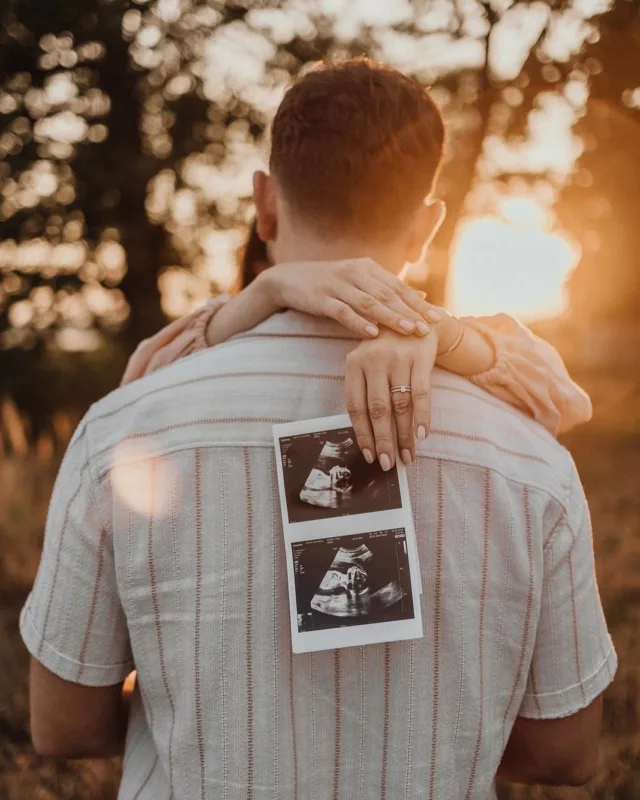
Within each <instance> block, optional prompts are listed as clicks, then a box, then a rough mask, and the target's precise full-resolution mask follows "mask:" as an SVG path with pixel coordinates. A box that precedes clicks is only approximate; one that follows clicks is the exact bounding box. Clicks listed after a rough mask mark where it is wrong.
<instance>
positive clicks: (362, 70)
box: [270, 58, 444, 236]
mask: <svg viewBox="0 0 640 800" xmlns="http://www.w3.org/2000/svg"><path fill="white" fill-rule="evenodd" d="M443 145H444V125H443V121H442V117H441V115H440V112H439V110H438V108H437V106H436V105H435V103H434V101H433V99H432V98H431V96H430V95H429V93H428V91H427V90H426V89H425V87H423V86H422V85H421V84H420V83H418V81H416V80H414V79H413V78H409V77H407V76H406V75H403V74H402V73H400V72H398V71H397V70H395V69H392V68H391V67H387V66H384V65H382V64H377V63H375V62H372V61H370V60H368V59H364V58H359V59H354V60H350V61H342V62H335V63H325V64H323V65H321V66H319V67H317V68H315V69H313V70H311V71H310V72H308V73H307V74H306V75H304V76H303V77H302V78H300V80H298V81H297V82H296V83H294V84H293V86H292V87H291V88H290V89H289V90H288V91H287V93H286V94H285V97H284V99H283V101H282V103H281V105H280V107H279V109H278V111H277V113H276V116H275V119H274V122H273V130H272V146H271V160H270V169H271V172H272V173H273V175H274V176H275V178H276V180H277V182H278V184H279V185H280V187H281V189H282V192H283V194H284V197H285V200H286V202H287V204H288V205H289V206H290V207H291V209H292V210H293V211H294V212H295V213H296V214H298V215H299V217H300V219H301V220H304V222H305V223H308V224H310V225H313V226H314V227H315V228H316V230H318V231H321V232H324V233H334V234H341V233H344V234H353V233H358V234H368V235H371V236H380V235H388V234H390V233H393V232H394V230H398V228H399V226H400V225H402V223H403V221H404V220H406V219H407V218H408V215H409V214H411V213H412V212H413V211H414V210H415V209H416V208H417V207H418V204H419V203H421V202H422V201H423V200H424V198H425V197H426V196H427V195H428V194H429V193H430V192H431V190H432V188H433V184H434V182H435V179H436V177H437V173H438V170H439V167H440V162H441V160H442V152H443Z"/></svg>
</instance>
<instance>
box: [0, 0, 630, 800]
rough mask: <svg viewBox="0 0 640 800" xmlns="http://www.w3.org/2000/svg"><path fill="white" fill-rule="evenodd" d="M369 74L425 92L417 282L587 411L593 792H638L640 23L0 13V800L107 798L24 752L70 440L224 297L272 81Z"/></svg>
mask: <svg viewBox="0 0 640 800" xmlns="http://www.w3.org/2000/svg"><path fill="white" fill-rule="evenodd" d="M363 53H364V54H368V55H371V56H373V57H375V58H380V59H383V60H386V61H389V62H390V63H392V64H395V65H396V66H398V67H400V68H402V69H404V70H405V71H407V72H410V73H411V74H414V75H415V76H416V77H417V78H418V79H420V80H421V81H423V82H424V83H425V84H427V85H430V86H432V90H433V94H434V96H435V98H436V100H437V102H438V103H439V105H440V107H441V108H442V110H443V114H444V116H445V118H446V121H447V124H448V127H449V131H450V136H449V142H448V148H447V157H446V163H445V167H444V171H443V177H442V181H441V185H440V186H439V189H438V194H439V196H441V197H443V198H444V199H445V200H446V202H447V206H448V216H447V221H446V224H445V225H444V226H443V229H442V230H441V231H440V233H439V235H438V238H437V240H436V241H435V243H434V246H433V248H432V251H431V253H430V255H429V259H428V262H427V263H424V264H420V265H417V266H416V268H415V270H414V271H413V273H412V275H411V280H412V282H413V283H414V284H415V285H416V286H419V287H420V288H423V289H426V290H427V292H428V294H429V298H430V299H431V300H432V301H433V302H436V303H439V302H444V303H446V304H447V306H448V307H450V308H452V309H453V310H454V311H457V312H461V313H462V312H464V313H478V314H481V313H493V312H496V311H499V310H502V311H506V312H509V313H513V314H515V315H518V316H520V317H521V318H523V319H525V320H526V321H527V322H529V323H530V324H531V325H532V326H533V327H534V328H535V330H536V331H537V332H539V333H540V334H541V335H543V336H545V337H546V338H548V339H550V340H551V341H552V342H553V343H554V344H555V345H556V346H557V347H558V348H559V349H560V350H561V352H562V354H563V356H564V357H565V358H566V359H567V361H568V363H569V365H570V368H571V370H572V372H573V373H574V375H575V377H576V378H577V379H578V380H579V382H581V383H582V384H583V385H584V386H585V388H586V389H587V390H588V391H589V392H590V393H591V395H592V398H593V400H594V408H595V414H594V420H593V422H592V423H590V424H589V425H588V426H585V427H584V428H583V429H579V430H577V431H575V432H573V433H571V434H569V435H568V436H566V437H564V443H565V444H566V445H567V446H568V447H569V449H570V450H571V452H572V453H573V455H574V458H575V460H576V462H577V464H578V467H579V470H580V474H581V476H582V479H583V481H584V484H585V487H586V490H587V495H588V498H589V502H590V505H591V511H592V517H593V525H594V537H595V547H596V558H597V570H598V577H599V581H600V587H601V593H602V599H603V603H604V606H605V611H606V613H607V618H608V621H609V624H610V627H611V631H612V635H613V638H614V641H615V644H616V647H617V650H618V654H619V657H620V670H619V673H618V676H617V678H616V681H615V683H614V684H613V686H612V687H611V688H610V689H609V690H608V691H607V693H606V697H605V733H604V738H603V746H602V764H601V770H600V772H599V775H598V777H597V778H596V779H595V780H594V781H593V782H592V784H591V785H590V786H588V787H586V788H584V789H575V790H551V789H542V788H540V789H538V788H536V789H521V788H510V787H501V790H500V791H501V800H524V798H543V797H549V798H567V800H568V799H569V798H598V799H600V800H613V799H614V798H615V799H616V800H631V799H632V798H633V799H634V800H636V798H638V797H640V732H639V731H640V642H639V639H640V313H639V311H640V262H639V258H638V245H637V235H638V225H637V219H638V214H637V206H638V200H639V199H640V2H638V0H549V1H548V2H547V1H546V0H545V1H543V0H533V2H529V0H523V1H516V2H514V1H513V0H415V1H414V2H408V0H304V1H303V0H283V1H282V2H272V1H270V0H262V1H256V2H249V1H247V2H233V3H230V2H227V3H224V2H217V0H208V1H207V2H200V0H131V1H130V2H124V0H75V2H74V3H52V2H51V1H50V0H0V798H1V800H5V799H6V800H27V798H28V799H29V800H31V798H42V799H43V800H45V799H46V800H48V799H49V798H51V800H53V798H57V799H59V798H62V799H63V800H76V799H77V800H84V799H85V798H92V800H102V799H104V800H111V799H113V798H115V796H116V792H117V780H118V768H119V765H118V763H117V762H116V761H114V762H103V763H98V762H95V763H94V762H71V761H70V762H58V763H54V762H50V761H47V760H43V759H40V758H38V757H37V756H35V755H34V754H33V752H32V750H31V748H30V745H29V734H28V724H27V685H26V677H27V655H26V652H25V650H24V648H23V646H22V644H21V642H20V638H19V635H18V631H17V617H18V613H19V610H20V608H21V606H22V604H23V602H24V600H25V598H26V595H27V592H28V590H29V588H30V585H31V583H32V581H33V578H34V575H35V571H36V568H37V565H38V561H39V555H40V549H41V545H42V534H43V525H44V519H45V516H46V509H47V503H48V499H49V496H50V493H51V488H52V484H53V480H54V478H55V474H56V470H57V466H58V464H59V461H60V459H61V457H62V454H63V452H64V448H65V446H66V443H67V442H68V440H69V438H70V436H71V433H72V431H73V429H74V427H75V425H76V424H77V422H78V420H79V418H80V416H81V415H82V414H83V413H84V411H85V410H86V408H87V407H88V406H89V404H90V403H91V402H93V401H94V400H95V399H97V398H98V397H100V396H101V395H103V394H105V393H106V392H107V391H109V390H110V389H112V388H113V387H114V386H116V385H117V383H118V380H119V377H120V375H121V372H122V369H123V366H124V363H125V362H126V358H127V355H128V354H129V353H130V352H131V351H132V349H133V348H134V347H135V345H136V344H137V343H138V342H139V341H140V340H141V339H142V338H144V337H146V336H148V335H149V334H150V333H153V332H155V331H156V330H157V329H158V328H159V327H160V326H161V325H162V324H163V323H164V322H165V321H166V320H167V319H169V318H172V317H175V316H177V315H179V314H181V313H184V312H185V311H188V310H190V309H191V308H193V307H194V306H196V305H198V304H199V303H201V302H202V301H203V300H204V299H205V298H207V297H208V296H210V295H211V294H214V293H216V292H218V291H221V290H228V289H233V287H234V285H235V282H236V280H237V251H238V248H239V247H240V246H241V245H242V241H243V237H244V236H245V233H246V229H247V225H248V223H249V222H250V220H251V215H252V209H251V201H250V193H251V173H252V171H253V169H255V168H257V167H260V166H262V165H263V162H264V154H265V152H266V148H267V147H268V123H269V120H270V118H271V115H272V114H273V111H274V109H275V108H276V107H277V104H278V102H279V100H280V98H281V96H282V93H283V91H284V89H285V88H286V86H287V85H288V84H289V83H290V81H291V80H292V78H293V77H295V76H296V75H297V74H299V72H300V71H301V70H304V69H307V68H308V67H309V66H310V65H311V64H313V63H314V62H315V61H317V60H318V59H321V58H325V57H341V56H351V55H359V54H363Z"/></svg>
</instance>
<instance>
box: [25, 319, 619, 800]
mask: <svg viewBox="0 0 640 800" xmlns="http://www.w3.org/2000/svg"><path fill="white" fill-rule="evenodd" d="M354 344H355V342H354V341H353V339H352V337H351V336H350V335H349V334H348V333H347V332H346V331H344V330H343V329H342V328H339V327H337V326H335V325H334V324H332V323H328V322H326V321H321V320H316V319H313V318H310V317H305V316H304V315H300V314H296V313H295V312H287V313H285V314H278V315H275V316H274V317H271V318H270V319H269V320H267V321H266V322H264V323H262V324H261V325H260V326H258V327H257V328H256V329H254V330H253V331H250V332H249V333H247V334H243V335H240V336H238V337H236V338H234V339H232V340H231V341H230V342H228V343H226V344H224V345H220V346H218V347H215V348H213V349H212V350H208V351H203V352H200V353H197V354H195V355H192V356H190V357H188V358H186V359H183V360H182V361H179V362H177V363H176V364H174V365H173V366H171V367H168V368H167V369H164V370H161V371H159V372H157V373H154V374H153V375H150V376H149V377H147V378H145V379H143V380H141V381H136V382H135V383H133V384H130V385H128V386H125V387H124V388H122V389H119V390H118V391H117V392H114V393H113V394H111V395H110V396H109V397H107V398H106V399H105V400H103V401H101V402H100V403H98V404H97V405H95V406H94V407H93V408H92V409H91V410H90V412H89V414H88V415H87V416H86V418H85V419H84V421H83V422H82V424H81V425H80V426H79V428H78V430H77V432H76V434H75V436H74V438H73V441H72V443H71V445H70V447H69V449H68V451H67V454H66V456H65V459H64V463H63V465H62V468H61V472H60V475H59V478H58V481H57V483H56V487H55V491H54V495H53V499H52V502H51V508H50V513H49V519H48V523H47V530H46V537H45V544H44V551H43V556H42V562H41V566H40V570H39V572H38V576H37V579H36V583H35V586H34V589H33V592H32V593H31V595H30V597H29V599H28V600H27V603H26V605H25V608H24V610H23V613H22V616H21V631H22V635H23V638H24V640H25V642H26V644H27V647H28V648H29V650H30V651H31V653H32V654H33V655H34V656H35V657H36V658H37V659H38V660H39V661H41V662H42V663H43V664H44V665H45V666H46V667H47V668H48V669H50V670H51V671H53V672H54V673H56V674H57V675H59V676H60V677H62V678H64V679H68V680H71V681H76V682H79V683H83V684H86V685H89V686H100V685H109V684H113V683H118V682H120V681H122V680H123V679H124V678H125V676H126V675H127V674H128V673H129V671H130V670H132V669H133V668H134V667H135V669H137V672H138V683H137V688H136V692H135V695H134V702H133V707H132V712H131V717H130V723H129V730H128V736H127V743H126V752H125V759H124V768H123V777H122V783H121V788H120V794H119V797H120V799H121V800H169V798H175V799H176V800H213V799H214V798H215V800H218V799H219V798H225V800H266V799H267V798H269V800H340V799H341V798H349V799H350V800H352V799H353V798H356V800H369V799H370V798H376V799H377V798H381V799H382V800H384V799H385V798H387V799H388V800H399V799H400V798H404V799H408V798H427V799H428V800H436V798H437V800H445V799H447V798H450V799H451V800H460V798H465V800H471V799H472V798H473V799H475V798H477V799H478V800H480V799H481V798H482V800H486V798H492V797H494V796H495V793H494V792H495V790H494V777H495V774H496V771H497V769H498V765H499V762H500V758H501V754H502V752H503V749H504V746H505V744H506V741H507V739H508V737H509V733H510V730H511V727H512V725H513V722H514V720H515V717H516V715H522V716H525V717H531V718H554V717H563V716H567V715H569V714H573V713H575V712H577V711H578V710H579V709H581V708H583V707H585V706H586V705H588V704H589V703H590V702H591V701H592V700H593V699H594V698H595V697H596V696H597V695H598V694H600V693H601V692H602V691H603V690H604V689H605V687H606V686H607V685H608V684H609V682H610V681H611V680H612V678H613V675H614V672H615V669H616V656H615V653H614V650H613V647H612V644H611V640H610V638H609V635H608V633H607V628H606V624H605V620H604V617H603V613H602V608H601V604H600V599H599V595H598V589H597V585H596V580H595V574H594V562H593V548H592V539H591V530H590V523H589V513H588V509H587V504H586V501H585V498H584V494H583V491H582V488H581V485H580V481H579V478H578V475H577V473H576V469H575V466H574V464H573V462H572V460H571V458H570V456H569V454H568V453H567V451H566V450H565V449H564V448H562V447H561V446H560V445H559V444H558V443H557V442H556V441H555V440H554V439H553V438H552V437H551V436H550V435H549V434H547V433H546V431H544V430H543V429H542V428H541V427H540V426H539V425H538V424H536V423H535V422H533V421H531V420H529V419H528V418H526V417H525V416H524V415H523V414H521V413H520V412H518V411H516V410H514V409H512V408H510V407H508V406H506V405H505V404H503V403H502V402H501V401H499V400H496V399H494V398H492V397H490V396H489V395H487V394H485V393H484V392H483V391H482V390H481V389H479V388H478V387H475V386H473V385H471V384H470V383H468V382H466V381H464V380H462V379H460V378H458V377H456V376H453V375H449V374H446V373H442V372H439V371H436V372H435V373H434V381H433V414H432V431H431V435H430V436H429V437H428V439H427V440H426V441H425V442H419V443H418V457H417V461H416V463H415V464H413V465H412V466H411V467H410V468H409V470H408V472H409V482H410V491H411V499H412V505H413V513H414V517H415V528H416V534H417V538H418V548H419V554H420V563H421V569H422V572H423V583H424V593H423V596H422V603H423V608H422V613H423V619H424V629H425V636H424V638H423V639H420V640H415V641H409V642H397V643H392V644H386V645H384V644H383V645H375V646H369V647H363V648H360V647H358V648H348V649H346V650H336V651H326V652H320V653H315V654H309V655H296V656H294V655H292V653H291V643H290V634H289V612H288V601H287V589H286V573H285V561H284V549H283V540H282V527H281V523H280V519H279V509H278V496H277V486H276V477H275V455H274V450H273V443H272V434H271V426H272V425H273V424H274V423H277V422H285V421H290V420H296V419H307V418H313V417H321V416H328V415H331V414H339V413H344V399H343V395H344V362H345V356H346V354H347V353H348V351H349V350H350V349H351V348H352V347H353V346H354Z"/></svg>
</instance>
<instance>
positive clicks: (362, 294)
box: [336, 265, 429, 336]
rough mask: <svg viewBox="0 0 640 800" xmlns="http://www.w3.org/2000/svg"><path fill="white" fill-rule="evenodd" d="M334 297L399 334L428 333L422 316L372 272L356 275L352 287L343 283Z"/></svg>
mask: <svg viewBox="0 0 640 800" xmlns="http://www.w3.org/2000/svg"><path fill="white" fill-rule="evenodd" d="M376 266H377V265H376ZM379 269H382V268H381V267H379ZM398 283H399V284H400V285H403V284H402V283H401V282H398ZM409 291H410V292H412V291H413V290H412V289H410V290H409ZM336 294H338V296H339V297H340V299H341V300H344V301H345V302H348V303H349V304H351V303H353V304H354V305H355V307H356V310H358V311H360V312H361V313H363V314H364V315H366V316H367V317H369V318H370V319H374V320H375V321H376V322H379V323H380V324H382V325H384V326H385V327H387V328H390V329H391V330H394V331H397V332H398V333H403V334H405V335H407V334H412V333H417V334H418V335H419V336H426V335H427V333H429V325H428V324H427V323H426V322H425V321H424V318H423V317H422V316H421V314H420V313H419V312H416V311H415V310H414V309H413V308H412V307H411V305H409V304H408V303H406V302H405V301H404V300H403V298H402V297H401V296H400V295H399V293H398V292H397V291H396V290H395V288H393V286H391V285H389V284H387V283H385V282H383V281H381V280H380V279H379V278H378V277H377V273H376V271H375V270H374V271H373V273H372V274H370V275H367V274H366V273H360V274H358V275H357V276H356V284H355V285H353V284H352V283H351V282H350V281H349V280H347V281H345V283H344V284H342V285H341V286H338V288H337V291H336Z"/></svg>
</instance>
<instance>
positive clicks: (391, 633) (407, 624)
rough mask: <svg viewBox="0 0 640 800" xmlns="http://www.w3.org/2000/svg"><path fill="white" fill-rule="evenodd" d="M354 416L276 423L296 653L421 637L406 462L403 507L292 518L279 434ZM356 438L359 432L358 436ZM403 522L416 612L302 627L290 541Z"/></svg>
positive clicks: (346, 424) (401, 474)
mask: <svg viewBox="0 0 640 800" xmlns="http://www.w3.org/2000/svg"><path fill="white" fill-rule="evenodd" d="M350 427H352V426H351V421H350V420H349V417H348V416H347V415H346V414H345V415H340V416H334V417H321V418H319V419H311V420H302V421H299V422H288V423H285V424H281V425H274V426H273V439H274V445H275V451H276V468H277V474H278V490H279V495H280V513H281V517H282V527H283V532H284V541H285V554H286V562H287V582H288V589H289V615H290V624H291V645H292V650H293V652H294V653H309V652H314V651H317V650H333V649H336V648H342V647H358V646H362V645H368V644H380V643H382V642H393V641H401V640H406V639H420V638H422V635H423V631H422V607H421V602H420V596H421V594H422V576H421V570H420V564H419V561H418V547H417V543H416V536H415V528H414V524H413V514H412V512H411V502H410V497H409V484H408V482H407V473H406V469H405V467H404V465H403V464H402V463H401V461H400V460H399V459H396V469H397V474H398V481H399V487H400V497H401V507H400V508H397V509H392V510H389V511H375V512H371V513H364V514H352V515H346V516H341V517H331V518H328V519H325V520H311V521H307V522H295V523H290V522H289V513H288V508H287V497H286V489H285V481H284V469H283V462H282V449H281V446H280V440H281V439H282V438H287V437H290V436H298V435H304V434H313V433H320V432H323V431H331V430H337V429H340V428H350ZM354 438H355V437H354ZM394 528H404V530H405V533H406V537H407V543H408V546H409V572H410V583H411V592H412V599H413V609H414V616H413V618H412V619H410V620H400V621H393V622H380V623H369V624H366V623H365V624H362V625H349V626H344V627H341V626H339V625H337V626H336V627H335V628H332V629H328V630H318V631H305V632H299V631H298V614H297V608H296V588H295V575H294V565H293V554H292V550H291V544H292V543H293V542H300V541H307V540H310V539H329V538H331V539H335V538H337V537H340V536H347V535H350V534H360V533H372V532H376V531H383V530H389V529H394Z"/></svg>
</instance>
